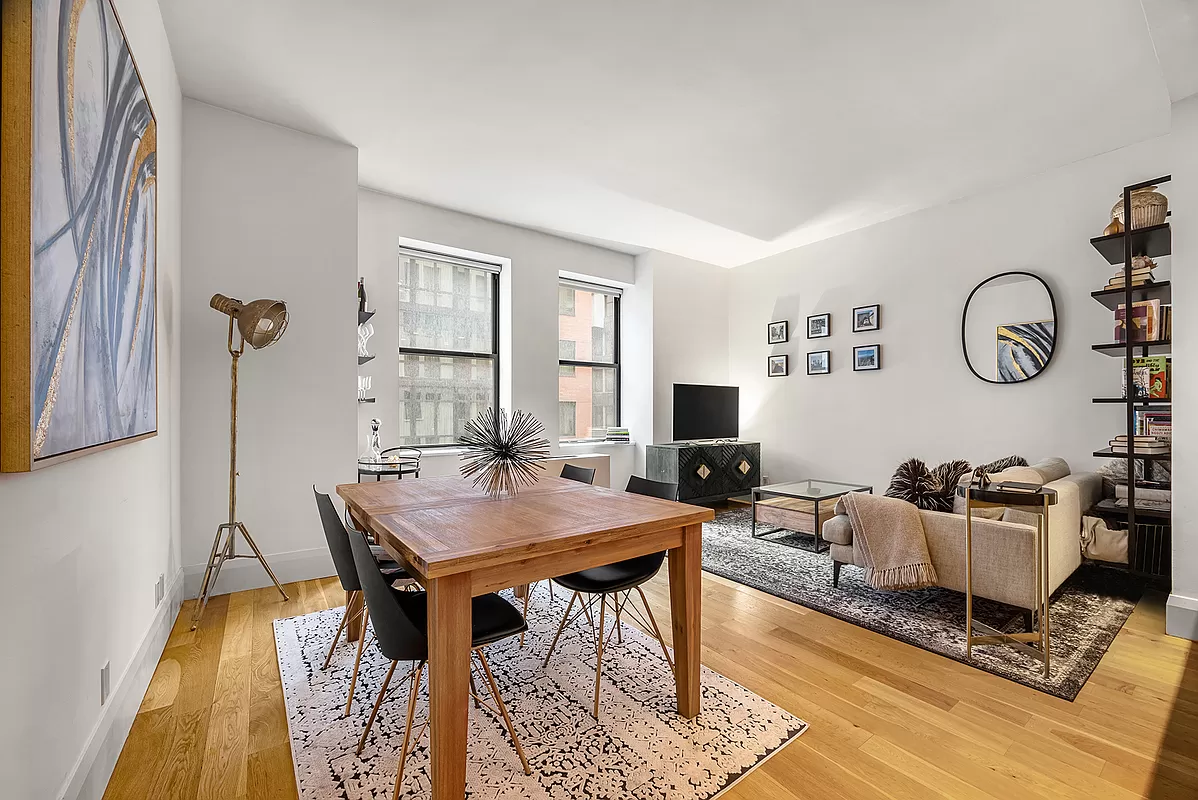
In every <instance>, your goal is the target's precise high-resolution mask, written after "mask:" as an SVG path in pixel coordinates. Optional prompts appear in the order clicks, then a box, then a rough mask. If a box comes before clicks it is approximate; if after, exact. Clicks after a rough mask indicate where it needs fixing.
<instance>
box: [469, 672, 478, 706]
mask: <svg viewBox="0 0 1198 800" xmlns="http://www.w3.org/2000/svg"><path fill="white" fill-rule="evenodd" d="M470 697H471V698H473V699H474V707H475V708H478V707H479V705H478V684H477V683H475V682H474V667H473V665H472V666H471V667H470Z"/></svg>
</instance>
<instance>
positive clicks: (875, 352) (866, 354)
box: [766, 303, 882, 378]
mask: <svg viewBox="0 0 1198 800" xmlns="http://www.w3.org/2000/svg"><path fill="white" fill-rule="evenodd" d="M852 328H853V333H865V332H868V331H877V330H881V329H882V306H881V305H879V304H877V303H874V304H873V305H868V306H857V307H856V308H854V309H853V326H852ZM831 335H832V314H831V313H830V312H826V313H823V314H812V315H811V316H809V317H807V338H808V339H826V338H828V337H829V336H831ZM789 341H790V321H789V320H778V321H776V322H771V323H769V324H768V325H767V327H766V344H770V345H778V344H786V343H787V342H789ZM852 363H853V371H854V372H872V371H874V370H879V369H881V368H882V346H881V345H880V344H867V345H861V346H858V347H854V348H853V362H852ZM831 372H832V351H831V350H813V351H810V352H808V353H807V374H808V375H828V374H830V373H831ZM766 374H767V375H768V376H769V377H771V378H784V377H786V376H787V375H789V374H790V356H789V355H787V354H785V353H774V354H772V355H770V356H769V357H768V358H767V359H766Z"/></svg>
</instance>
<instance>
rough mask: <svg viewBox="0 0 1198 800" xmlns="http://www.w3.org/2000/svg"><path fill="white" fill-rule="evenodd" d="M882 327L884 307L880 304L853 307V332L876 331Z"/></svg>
mask: <svg viewBox="0 0 1198 800" xmlns="http://www.w3.org/2000/svg"><path fill="white" fill-rule="evenodd" d="M881 328H882V307H881V306H880V305H878V304H876V303H875V304H874V305H872V306H857V307H856V308H854V309H853V333H862V332H864V331H876V330H880V329H881Z"/></svg>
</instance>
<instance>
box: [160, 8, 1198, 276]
mask: <svg viewBox="0 0 1198 800" xmlns="http://www.w3.org/2000/svg"><path fill="white" fill-rule="evenodd" d="M1144 3H1145V7H1142V6H1141V3H1140V2H1139V0H1053V1H1052V2H1045V1H1044V0H1008V2H1003V3H993V2H962V1H961V0H903V2H893V0H873V1H872V2H871V1H870V0H839V1H838V2H831V1H830V0H756V1H755V2H745V1H743V0H742V2H728V1H727V0H689V1H687V0H675V1H674V2H666V1H665V0H608V1H607V2H589V3H588V2H567V0H542V1H541V2H532V1H530V0H524V1H523V2H522V1H520V0H505V2H494V1H493V0H476V1H474V2H451V1H449V0H445V1H443V2H428V1H427V0H421V1H420V2H410V1H407V0H405V1H403V2H394V1H388V0H356V1H355V2H330V1H329V0H204V2H198V1H197V0H161V5H162V10H163V16H164V18H165V20H166V24H167V30H168V33H169V35H170V40H171V46H172V50H173V53H174V57H175V63H176V66H177V68H178V72H179V78H180V81H181V82H182V85H183V91H184V94H186V95H187V96H189V97H194V98H196V99H199V100H203V101H205V102H209V103H213V104H215V105H219V106H223V107H226V108H230V109H233V110H235V111H239V112H242V113H245V114H248V115H251V116H254V117H258V118H260V119H264V120H268V121H271V122H275V123H278V124H281V125H286V126H290V127H293V128H297V129H300V130H304V131H309V132H312V133H316V134H319V135H323V136H328V137H331V138H335V139H338V140H342V141H345V142H348V143H350V144H353V145H355V146H357V147H358V149H359V181H360V183H361V184H362V185H364V186H369V187H372V188H376V189H379V190H382V191H385V192H390V193H393V194H398V195H402V196H405V197H411V198H415V199H418V200H422V201H425V202H429V203H433V204H436V205H441V206H445V207H448V208H453V209H458V210H461V211H467V212H470V213H474V214H479V215H482V216H486V217H491V218H494V219H499V220H503V221H505V222H511V223H515V224H519V225H524V226H528V227H532V228H537V229H541V230H547V231H551V232H555V233H560V234H563V235H566V236H570V237H573V238H578V239H583V240H587V241H598V242H605V243H618V244H617V245H616V246H618V247H620V248H621V249H625V250H627V251H629V252H638V251H640V250H643V249H649V248H652V249H657V250H663V251H666V252H672V253H677V254H679V255H683V256H688V257H690V258H695V259H699V260H703V261H709V262H712V263H716V264H721V265H724V266H735V265H738V264H742V263H745V262H748V261H753V260H756V259H758V258H761V257H764V256H766V255H771V254H773V253H777V252H781V251H783V250H787V249H790V248H792V247H795V246H798V245H800V244H804V243H807V242H811V241H815V240H818V239H823V238H826V237H828V236H833V235H836V234H838V233H843V232H845V231H849V230H853V229H856V228H860V227H863V226H866V225H870V224H873V223H876V222H880V221H882V220H885V219H889V218H892V217H895V216H899V215H901V214H905V213H909V212H911V211H914V210H917V209H920V208H925V207H928V206H930V205H935V204H937V203H941V202H945V201H948V200H952V199H955V198H958V197H962V196H965V195H968V194H971V193H974V192H976V191H979V190H981V189H984V188H987V187H990V186H994V185H998V184H1002V183H1006V182H1009V181H1011V180H1013V179H1015V178H1017V177H1020V176H1023V175H1027V174H1030V173H1034V172H1038V171H1041V170H1044V169H1047V168H1050V167H1053V166H1056V165H1059V164H1063V163H1067V162H1070V161H1075V160H1077V159H1080V158H1084V157H1087V156H1090V155H1093V154H1096V153H1100V152H1104V151H1107V150H1111V149H1114V148H1117V147H1121V146H1123V145H1126V144H1129V143H1131V142H1134V141H1139V140H1142V139H1146V138H1149V137H1152V136H1158V135H1161V134H1164V133H1166V132H1167V131H1168V128H1169V103H1170V91H1173V92H1174V93H1175V94H1176V93H1177V92H1183V91H1186V90H1187V89H1188V90H1189V91H1190V92H1192V91H1193V90H1194V89H1195V88H1198V87H1196V86H1194V82H1195V81H1198V69H1193V68H1194V67H1195V63H1194V59H1195V49H1194V47H1193V34H1194V33H1195V27H1194V16H1193V8H1194V3H1193V1H1192V0H1144ZM1179 20H1180V22H1179ZM1150 21H1151V23H1152V26H1153V29H1154V30H1156V29H1158V26H1163V29H1165V30H1167V31H1168V32H1169V33H1170V43H1169V44H1168V46H1167V47H1166V48H1164V50H1163V51H1162V54H1161V56H1160V60H1158V54H1157V51H1156V48H1155V47H1154V42H1153V38H1152V36H1151V35H1150V33H1149V22H1150ZM1187 25H1188V28H1187V27H1186V26H1187ZM1187 34H1188V35H1189V36H1190V39H1189V40H1187V39H1186V36H1187ZM1158 38H1159V37H1158ZM1187 41H1188V44H1189V46H1188V47H1187V46H1186V44H1187ZM1190 72H1193V73H1194V74H1189V73H1190ZM1170 74H1175V75H1176V77H1174V78H1170V77H1168V76H1169V75H1170ZM565 266H566V265H563V267H564V268H565Z"/></svg>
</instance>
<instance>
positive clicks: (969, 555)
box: [965, 489, 973, 661]
mask: <svg viewBox="0 0 1198 800" xmlns="http://www.w3.org/2000/svg"><path fill="white" fill-rule="evenodd" d="M968 493H969V490H968V489H967V490H966V494H967V495H968ZM965 660H966V661H972V660H973V499H972V498H970V497H968V496H967V497H966V498H965Z"/></svg>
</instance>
